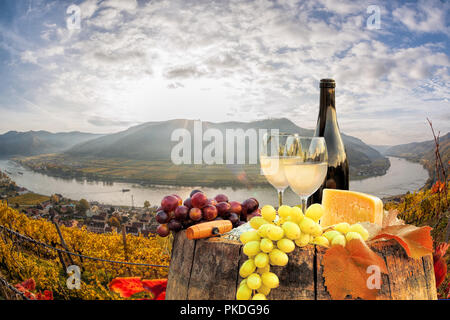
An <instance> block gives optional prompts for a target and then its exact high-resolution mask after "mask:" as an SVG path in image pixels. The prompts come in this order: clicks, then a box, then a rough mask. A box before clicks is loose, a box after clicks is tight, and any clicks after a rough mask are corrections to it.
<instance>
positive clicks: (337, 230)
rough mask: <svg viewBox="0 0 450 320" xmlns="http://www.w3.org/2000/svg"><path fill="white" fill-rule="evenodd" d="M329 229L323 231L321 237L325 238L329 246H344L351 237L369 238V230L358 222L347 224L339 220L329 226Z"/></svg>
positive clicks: (364, 239) (362, 239) (363, 239)
mask: <svg viewBox="0 0 450 320" xmlns="http://www.w3.org/2000/svg"><path fill="white" fill-rule="evenodd" d="M330 228H331V229H330V230H328V231H326V232H324V233H323V237H325V238H327V240H328V243H330V244H331V246H335V245H341V246H344V247H345V245H346V244H347V242H348V241H350V240H352V239H359V240H361V241H366V240H367V239H368V238H369V232H368V231H367V230H366V229H365V228H364V227H363V226H362V225H360V224H359V223H355V224H352V225H350V224H348V223H347V222H341V223H338V224H335V225H334V226H331V227H330Z"/></svg>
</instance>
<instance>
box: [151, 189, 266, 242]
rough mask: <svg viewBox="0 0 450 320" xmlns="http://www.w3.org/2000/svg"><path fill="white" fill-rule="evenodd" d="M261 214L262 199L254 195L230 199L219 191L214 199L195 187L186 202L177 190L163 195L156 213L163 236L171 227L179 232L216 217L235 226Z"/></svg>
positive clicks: (159, 233)
mask: <svg viewBox="0 0 450 320" xmlns="http://www.w3.org/2000/svg"><path fill="white" fill-rule="evenodd" d="M260 215H261V210H260V209H259V202H258V200H256V199H255V198H249V199H247V200H245V201H244V202H242V203H240V202H238V201H229V200H228V197H227V196H226V195H224V194H218V195H217V196H215V197H214V199H208V197H207V196H206V195H205V194H204V193H203V192H202V191H200V190H192V192H191V194H190V196H189V198H187V199H186V200H184V202H183V199H181V197H179V196H178V195H176V194H172V195H170V196H165V197H164V198H163V199H162V201H161V206H160V207H159V208H158V212H157V213H156V221H158V223H159V224H160V225H159V226H158V228H157V230H156V232H157V233H158V235H159V236H161V237H167V236H168V235H169V233H170V231H174V232H178V231H180V230H182V229H186V228H189V227H190V226H192V225H194V224H198V223H202V222H208V221H213V220H230V221H231V223H232V224H233V227H234V228H236V227H239V226H240V225H242V224H244V223H246V222H247V221H248V220H250V219H251V218H253V217H254V216H260Z"/></svg>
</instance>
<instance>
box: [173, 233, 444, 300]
mask: <svg viewBox="0 0 450 320" xmlns="http://www.w3.org/2000/svg"><path fill="white" fill-rule="evenodd" d="M241 248H242V244H241V243H240V242H238V241H233V240H228V239H224V238H210V239H202V240H188V239H187V238H186V234H185V231H181V232H179V233H178V234H177V235H176V236H175V239H174V243H173V251H172V259H171V262H170V269H169V279H168V283H167V291H166V299H168V300H234V299H235V296H236V290H237V286H238V284H239V282H240V281H241V280H242V279H241V278H240V277H239V267H240V265H241V264H242V263H243V262H244V261H245V260H247V257H246V256H245V255H244V254H243V253H242V250H241ZM371 248H372V249H373V250H374V251H375V252H377V253H378V254H379V255H381V256H382V257H383V258H384V260H385V262H386V265H387V269H388V274H387V275H383V284H382V287H381V292H380V299H386V300H433V299H437V293H436V285H435V279H434V270H433V259H432V257H431V255H430V256H426V257H423V258H421V259H417V260H416V259H412V258H409V257H408V256H407V255H406V252H405V251H404V249H403V248H402V247H401V246H400V245H398V244H397V242H395V241H393V240H391V241H382V242H376V243H373V244H371ZM325 251H326V249H325V248H323V247H318V246H313V245H310V246H307V247H304V248H298V247H296V249H295V250H294V251H293V252H291V253H289V254H288V256H289V263H288V265H287V266H284V267H271V271H272V272H274V273H276V274H277V275H278V277H279V279H280V286H279V287H278V288H276V289H273V290H271V292H270V294H269V296H268V299H270V300H314V299H317V300H329V299H331V298H330V295H329V293H328V292H327V290H326V287H325V285H324V283H325V282H324V278H323V275H322V272H323V268H322V265H321V261H322V258H323V255H324V254H325Z"/></svg>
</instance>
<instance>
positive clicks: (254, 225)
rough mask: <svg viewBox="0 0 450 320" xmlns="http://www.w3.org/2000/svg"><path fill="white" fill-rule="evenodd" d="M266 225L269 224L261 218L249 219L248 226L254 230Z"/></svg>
mask: <svg viewBox="0 0 450 320" xmlns="http://www.w3.org/2000/svg"><path fill="white" fill-rule="evenodd" d="M266 223H269V222H267V221H266V220H265V219H264V218H263V217H259V216H257V217H253V218H251V219H250V226H251V227H252V228H253V229H255V230H258V229H259V227H261V226H262V225H263V224H266Z"/></svg>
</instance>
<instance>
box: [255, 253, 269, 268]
mask: <svg viewBox="0 0 450 320" xmlns="http://www.w3.org/2000/svg"><path fill="white" fill-rule="evenodd" d="M255 265H256V267H258V268H264V267H265V266H267V265H269V255H268V254H267V253H264V252H260V253H258V254H257V255H256V257H255Z"/></svg>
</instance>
